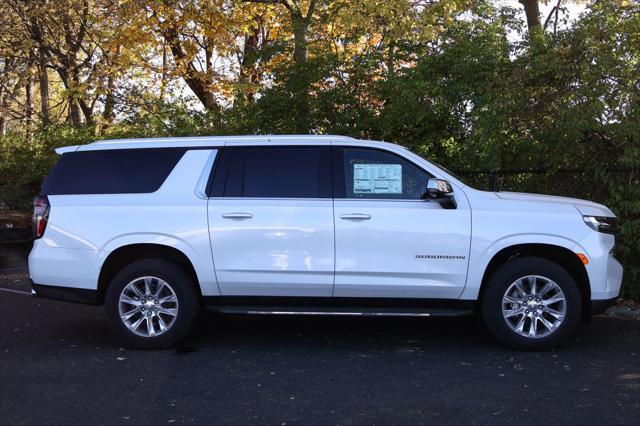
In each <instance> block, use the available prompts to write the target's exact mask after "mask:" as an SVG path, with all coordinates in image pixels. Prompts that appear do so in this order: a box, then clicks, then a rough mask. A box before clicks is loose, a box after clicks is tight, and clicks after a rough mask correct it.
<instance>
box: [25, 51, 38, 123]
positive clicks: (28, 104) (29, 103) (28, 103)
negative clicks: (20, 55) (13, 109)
mask: <svg viewBox="0 0 640 426" xmlns="http://www.w3.org/2000/svg"><path fill="white" fill-rule="evenodd" d="M34 63H35V55H34V52H31V54H30V55H29V60H28V63H27V79H26V81H25V84H24V118H25V121H26V130H27V134H28V135H30V134H31V131H32V130H33V114H34V112H35V107H34V102H33V82H34V78H33V74H34V69H33V68H34V67H33V65H34Z"/></svg>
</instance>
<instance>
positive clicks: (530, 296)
mask: <svg viewBox="0 0 640 426" xmlns="http://www.w3.org/2000/svg"><path fill="white" fill-rule="evenodd" d="M566 311H567V301H566V298H565V295H564V293H563V292H562V289H561V288H560V286H559V285H558V284H556V283H555V282H554V281H552V280H550V279H549V278H546V277H543V276H540V275H528V276H526V277H522V278H519V279H517V280H515V281H514V282H513V283H512V284H511V285H510V286H509V288H507V291H506V292H505V294H504V296H503V298H502V316H503V318H504V320H505V321H506V322H507V325H508V326H509V328H511V330H513V331H515V332H516V333H518V334H519V335H521V336H524V337H528V338H533V339H540V338H543V337H547V336H549V335H550V334H552V333H553V332H554V331H556V330H557V329H558V327H560V325H562V322H563V321H564V318H565V315H566Z"/></svg>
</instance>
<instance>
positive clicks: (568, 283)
mask: <svg viewBox="0 0 640 426" xmlns="http://www.w3.org/2000/svg"><path fill="white" fill-rule="evenodd" d="M528 275H539V276H543V277H546V278H549V279H551V280H553V281H554V282H555V283H556V284H557V285H558V286H559V287H560V289H561V290H562V292H563V293H564V296H565V303H566V304H565V309H566V312H565V317H564V320H563V321H562V323H561V324H560V325H559V326H558V328H556V329H555V331H553V332H552V333H551V334H550V335H548V336H545V337H540V338H535V339H534V338H531V337H525V336H522V335H520V334H518V333H517V332H516V331H514V330H512V329H511V328H510V327H509V325H508V324H507V320H506V319H505V318H504V317H503V314H502V298H503V297H504V295H505V293H506V292H507V289H508V288H509V286H511V284H512V283H514V282H515V281H516V280H518V279H519V278H522V277H525V276H528ZM480 307H481V311H482V317H483V319H484V322H485V324H486V326H487V328H488V329H489V331H491V333H492V334H493V336H494V337H495V338H496V340H498V341H499V342H500V343H502V344H504V345H506V346H508V347H510V348H514V349H521V350H546V349H551V348H554V347H557V346H558V345H560V344H561V343H563V342H564V341H566V339H567V338H569V337H570V336H571V335H573V334H574V332H575V331H576V329H577V327H578V324H579V322H580V316H581V314H582V299H581V297H580V291H579V290H578V286H577V284H576V283H575V281H574V280H573V278H572V277H571V275H570V274H569V273H568V272H567V271H566V270H565V269H564V268H562V267H561V266H560V265H558V264H556V263H554V262H552V261H550V260H547V259H542V258H537V257H521V258H516V259H513V260H511V261H509V262H507V263H505V264H504V265H502V266H500V267H499V268H498V269H497V270H496V271H495V272H494V273H493V274H491V276H490V277H489V280H488V281H487V282H486V288H485V289H484V291H483V295H482V300H481V305H480Z"/></svg>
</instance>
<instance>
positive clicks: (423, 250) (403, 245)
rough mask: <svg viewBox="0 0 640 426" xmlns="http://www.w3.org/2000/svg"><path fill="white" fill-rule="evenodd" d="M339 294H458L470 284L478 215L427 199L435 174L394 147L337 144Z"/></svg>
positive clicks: (460, 198)
mask: <svg viewBox="0 0 640 426" xmlns="http://www.w3.org/2000/svg"><path fill="white" fill-rule="evenodd" d="M334 152H335V159H334V170H335V176H334V179H335V184H336V186H335V189H334V194H335V201H334V204H335V207H334V214H335V226H336V275H335V290H334V296H335V297H390V298H435V299H454V298H458V297H459V296H460V294H461V293H462V291H463V289H464V285H465V281H466V274H467V264H468V255H469V245H470V236H471V215H470V210H469V207H468V204H467V201H466V198H465V197H464V195H463V194H462V193H457V194H456V193H454V195H455V199H456V201H457V203H458V206H457V208H453V209H451V208H444V207H443V206H441V205H440V204H439V203H438V202H432V201H425V200H423V194H424V192H425V190H426V186H427V181H428V180H429V178H430V177H432V176H431V174H430V173H428V172H427V171H425V170H423V169H422V168H421V167H419V166H417V165H416V164H414V163H413V162H411V161H409V160H408V159H405V158H404V157H401V156H399V155H398V154H396V153H392V152H390V151H385V150H380V149H373V148H362V147H350V146H347V147H335V148H334Z"/></svg>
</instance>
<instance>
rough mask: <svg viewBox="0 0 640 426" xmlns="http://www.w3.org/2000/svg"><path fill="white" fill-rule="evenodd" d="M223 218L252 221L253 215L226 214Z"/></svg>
mask: <svg viewBox="0 0 640 426" xmlns="http://www.w3.org/2000/svg"><path fill="white" fill-rule="evenodd" d="M222 217H223V218H225V219H251V218H252V217H253V215H252V214H251V213H225V214H223V215H222Z"/></svg>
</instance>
